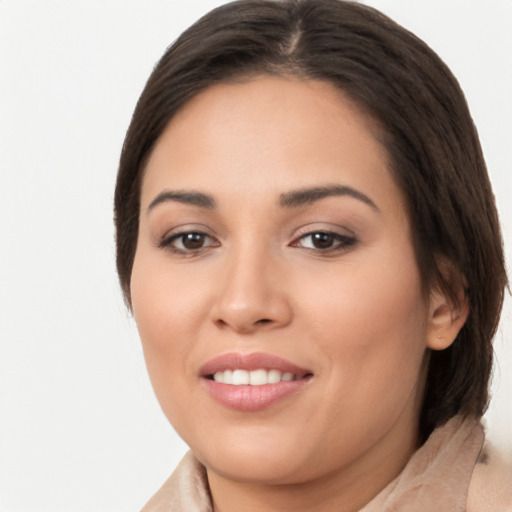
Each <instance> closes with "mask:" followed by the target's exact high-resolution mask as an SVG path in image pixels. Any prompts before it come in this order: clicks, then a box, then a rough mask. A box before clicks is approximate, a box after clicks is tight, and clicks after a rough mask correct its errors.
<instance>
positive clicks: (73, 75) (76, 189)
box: [0, 0, 512, 512]
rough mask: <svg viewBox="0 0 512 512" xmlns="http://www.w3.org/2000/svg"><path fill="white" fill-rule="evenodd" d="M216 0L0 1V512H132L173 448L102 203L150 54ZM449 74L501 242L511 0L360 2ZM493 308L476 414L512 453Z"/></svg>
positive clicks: (508, 351)
mask: <svg viewBox="0 0 512 512" xmlns="http://www.w3.org/2000/svg"><path fill="white" fill-rule="evenodd" d="M219 3H221V2H219V1H214V0H210V1H208V0H201V1H199V0H197V1H191V0H187V1H185V0H183V1H180V2H173V1H170V0H167V1H161V0H123V1H121V0H117V1H114V0H104V1H101V2H100V1H99V0H96V1H82V2H80V1H70V0H60V1H57V0H45V1H41V0H31V1H29V0H0V172H1V175H0V176H1V177H0V180H1V181H0V222H1V225H0V228H1V251H0V258H1V259H0V336H1V338H0V511H1V512H34V511H36V512H46V511H47V512H64V511H65V512H81V511H83V512H85V511H87V512H91V511H96V512H101V511H109V512H115V511H120V512H121V511H122V512H129V511H136V510H138V509H139V508H140V507H141V506H142V505H143V503H144V502H145V501H146V500H147V499H148V498H149V497H150V496H151V495H152V494H153V492H154V491H155V490H156V489H157V488H158V487H159V485H160V484H161V483H162V482H163V481H164V480H165V478H167V476H168V475H169V474H170V472H171V470H172V468H173V467H174V466H175V464H176V463H177V461H178V460H179V458H180V457H181V455H182V454H183V453H184V451H185V446H184V445H183V443H182V442H181V441H180V440H179V439H178V438H177V436H176V434H175V433H174V432H173V430H172V429H171V427H170V426H169V425H168V424H167V421H166V419H165V418H164V416H163V414H162V413H161V411H160V409H159V406H158V404H157V402H156V399H155V398H154V397H153V393H152V390H151V388H150V384H149V380H148V378H147V376H146V372H145V368H144V366H143V357H142V352H141V349H140V346H139V341H138V338H137V333H136V329H135V325H134V322H133V320H132V319H131V318H130V317H129V315H128V313H127V312H126V310H125V308H124V305H123V302H122V299H121V295H120V293H119V290H118V285H117V278H116V275H115V268H114V243H113V225H112V197H113V189H114V180H115V175H116V167H117V161H118V157H119V152H120V148H121V144H122V141H123V137H124V133H125V130H126V128H127V126H128V123H129V120H130V116H131V113H132V110H133V107H134V105H135V102H136V100H137V97H138V95H139V94H140V92H141V90H142V87H143V85H144V83H145V80H146V79H147V77H148V75H149V73H150V71H151V69H152V67H153V65H154V63H155V62H156V60H157V59H158V58H159V57H160V55H161V54H162V53H163V51H164V49H165V48H166V47H167V46H168V45H169V44H170V42H172V41H173V40H174V39H175V38H176V37H177V35H178V34H179V33H180V32H181V31H182V30H184V29H185V28H186V27H187V26H188V25H190V24H191V23H192V22H193V21H194V20H195V19H197V18H198V17H199V16H200V15H201V14H203V13H205V12H206V11H207V10H209V9H210V8H211V7H213V6H215V5H218V4H219ZM367 3H368V4H370V5H374V6H376V7H378V8H380V9H381V10H383V11H384V12H386V13H387V14H390V15H391V16H392V17H394V18H395V19H396V20H397V21H399V22H400V23H402V24H404V25H405V26H406V27H408V28H410V29H411V30H412V31H414V32H415V33H417V34H418V35H419V36H420V37H422V38H423V39H425V40H426V41H427V43H429V44H430V45H431V46H432V47H433V48H434V49H435V50H436V51H437V52H438V53H439V54H440V55H441V56H442V58H443V59H444V60H445V61H446V62H447V63H448V65H449V66H450V67H451V68H452V70H453V71H454V73H455V74H456V76H457V77H458V78H459V80H460V82H461V84H462V86H463V89H464V90H465V92H466V94H467V98H468V101H469V104H470V107H471V109H472V113H473V116H474V118H475V122H476V124H477V126H478V128H479V131H480V135H481V140H482V144H483V146H484V152H485V155H486V158H487V162H488V166H489V170H490V174H491V179H492V182H493V184H494V188H495V192H496V196H497V202H498V207H499V210H500V213H501V219H502V222H503V228H504V234H505V243H506V249H507V254H508V261H509V262H510V261H511V254H510V250H511V248H512V201H511V197H512V178H511V177H510V172H511V162H512V129H511V124H510V123H511V120H512V100H511V97H512V69H511V64H510V63H511V61H512V58H511V55H512V0H478V1H477V0H472V1H469V0H460V1H456V0H449V1H448V0H437V1H433V0H429V1H426V0H425V1H423V0H422V1H419V0H414V1H411V0H372V1H369V2H367ZM511 337H512V322H511V306H510V304H507V305H506V307H505V310H504V316H503V321H502V327H501V330H500V333H499V335H498V337H497V339H496V351H497V353H498V361H499V367H498V368H497V371H496V376H495V380H494V384H493V390H494V395H495V397H494V401H493V403H492V407H491V409H490V411H489V413H488V415H487V418H488V423H489V424H490V430H491V435H492V437H493V438H494V439H496V441H497V442H499V443H501V444H502V445H505V446H507V447H508V448H509V449H511V450H512V439H511V438H512V435H509V433H510V432H512V412H511V409H512V408H511V407H510V405H509V404H510V402H511V398H512V375H511V374H512V372H511V370H512V342H511Z"/></svg>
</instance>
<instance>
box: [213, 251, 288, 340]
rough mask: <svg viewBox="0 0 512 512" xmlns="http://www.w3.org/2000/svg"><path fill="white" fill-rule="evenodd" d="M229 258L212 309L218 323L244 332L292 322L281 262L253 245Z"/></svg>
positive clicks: (222, 326) (273, 327)
mask: <svg viewBox="0 0 512 512" xmlns="http://www.w3.org/2000/svg"><path fill="white" fill-rule="evenodd" d="M227 260H228V261H225V262H224V264H225V265H226V266H225V269H224V271H223V272H221V274H222V277H221V279H220V280H219V281H220V282H219V284H220V286H219V287H218V288H217V296H216V301H215V304H214V307H213V309H212V320H213V321H214V323H215V324H216V325H217V326H218V327H220V328H229V329H232V330H233V331H236V332H238V333H240V334H251V333H254V332H257V331H261V330H270V329H275V328H278V327H284V326H285V325H287V324H289V323H290V321H291V319H292V316H293V311H292V307H291V303H290V301H289V300H288V297H287V293H286V283H285V280H284V277H283V273H282V272H281V271H280V269H279V268H278V267H279V265H278V264H277V262H276V261H273V260H272V258H271V257H269V256H268V254H262V251H258V252H255V251H254V250H251V249H250V248H249V249H248V250H247V251H245V253H244V254H242V253H239V254H237V255H233V256H232V257H231V258H228V259H227Z"/></svg>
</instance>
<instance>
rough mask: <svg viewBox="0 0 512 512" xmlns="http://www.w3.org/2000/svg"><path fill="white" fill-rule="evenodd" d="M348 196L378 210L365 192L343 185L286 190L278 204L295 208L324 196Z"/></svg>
mask: <svg viewBox="0 0 512 512" xmlns="http://www.w3.org/2000/svg"><path fill="white" fill-rule="evenodd" d="M335 196H348V197H352V198H354V199H357V200H359V201H362V202H363V203H365V204H367V205H368V206H370V207H371V208H372V209H374V210H376V211H380V210H379V208H378V207H377V205H376V204H375V203H374V202H373V201H372V200H371V199H370V198H369V197H368V196H367V195H365V194H363V193H362V192H359V190H356V189H355V188H352V187H348V186H345V185H326V186H323V187H312V188H304V189H300V190H294V191H292V192H286V193H285V194H281V195H280V197H279V204H280V205H281V206H282V207H283V208H297V207H299V206H304V205H307V204H311V203H314V202H316V201H320V200H321V199H324V198H326V197H335Z"/></svg>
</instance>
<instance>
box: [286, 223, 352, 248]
mask: <svg viewBox="0 0 512 512" xmlns="http://www.w3.org/2000/svg"><path fill="white" fill-rule="evenodd" d="M319 233H322V234H326V235H330V236H332V237H333V238H335V239H336V240H337V243H335V244H334V245H333V246H331V247H327V248H316V247H303V246H301V245H300V241H301V240H303V239H305V238H307V237H308V236H313V235H315V234H319ZM357 242H358V238H357V236H356V234H355V233H354V232H353V231H352V230H350V229H348V228H345V227H343V226H339V225H335V224H327V225H326V224H320V223H318V224H308V225H306V226H302V227H301V228H299V229H298V230H296V232H295V233H294V235H293V240H292V242H291V243H290V244H289V245H290V246H291V247H298V248H300V249H304V250H306V251H310V252H313V253H316V254H320V255H328V254H332V253H340V252H343V251H346V250H348V249H349V248H350V247H352V246H353V245H355V244H356V243H357Z"/></svg>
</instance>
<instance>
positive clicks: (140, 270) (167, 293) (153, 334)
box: [131, 249, 204, 403]
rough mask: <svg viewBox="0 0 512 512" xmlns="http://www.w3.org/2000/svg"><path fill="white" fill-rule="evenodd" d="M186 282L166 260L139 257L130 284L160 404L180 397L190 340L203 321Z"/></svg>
mask: <svg viewBox="0 0 512 512" xmlns="http://www.w3.org/2000/svg"><path fill="white" fill-rule="evenodd" d="M148 253H149V254H148ZM187 281H188V280H187V279H186V277H185V273H184V272H183V273H180V272H176V269H174V271H173V272H170V271H169V269H168V268H167V266H166V264H165V260H164V261H162V259H161V258H160V260H159V259H157V258H155V257H153V256H152V254H151V253H150V251H147V252H145V251H144V249H142V250H138V251H137V254H136V257H135V261H134V266H133V271H132V279H131V294H132V306H133V314H134V317H135V320H136V323H137V328H138V331H139V335H140V338H141V342H142V347H143V351H144V358H145V361H146V366H147V369H148V373H149V376H150V379H151V382H152V384H153V387H154V390H155V393H156V394H157V396H158V398H159V399H160V400H161V401H162V400H163V403H167V402H170V403H172V402H173V401H174V400H175V398H176V396H179V394H180V393H181V387H182V386H183V384H182V383H183V381H184V379H183V375H186V376H188V375H189V374H191V370H190V369H189V368H190V365H189V363H188V360H189V357H190V353H191V350H192V348H193V347H191V346H190V341H189V340H192V339H194V337H195V332H196V331H197V330H199V329H200V325H201V321H202V317H203V314H202V313H203V310H204V308H203V302H204V301H202V300H201V297H200V294H199V293H198V291H197V290H196V289H195V288H194V287H192V286H191V283H190V282H187ZM168 394H171V395H172V396H167V395H168Z"/></svg>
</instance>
